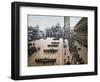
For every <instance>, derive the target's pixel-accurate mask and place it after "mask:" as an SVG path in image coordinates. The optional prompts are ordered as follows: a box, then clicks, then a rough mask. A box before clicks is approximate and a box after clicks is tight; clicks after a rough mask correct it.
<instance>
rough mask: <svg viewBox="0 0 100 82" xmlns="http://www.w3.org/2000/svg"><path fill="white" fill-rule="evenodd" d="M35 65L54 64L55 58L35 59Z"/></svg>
mask: <svg viewBox="0 0 100 82" xmlns="http://www.w3.org/2000/svg"><path fill="white" fill-rule="evenodd" d="M35 62H36V63H37V64H54V63H55V62H56V59H55V58H37V59H35Z"/></svg>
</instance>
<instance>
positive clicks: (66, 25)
mask: <svg viewBox="0 0 100 82" xmlns="http://www.w3.org/2000/svg"><path fill="white" fill-rule="evenodd" d="M64 33H65V38H67V39H69V38H70V17H69V16H64Z"/></svg>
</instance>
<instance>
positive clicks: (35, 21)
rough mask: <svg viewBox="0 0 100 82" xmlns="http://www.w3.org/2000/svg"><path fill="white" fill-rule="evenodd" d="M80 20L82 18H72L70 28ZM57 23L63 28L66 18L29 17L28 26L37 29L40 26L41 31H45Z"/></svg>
mask: <svg viewBox="0 0 100 82" xmlns="http://www.w3.org/2000/svg"><path fill="white" fill-rule="evenodd" d="M80 19H81V17H76V16H70V27H74V26H75V25H76V24H77V23H78V21H79V20H80ZM57 23H60V25H61V27H63V26H64V16H45V15H44V16H43V15H28V26H33V27H35V26H36V25H39V27H40V29H41V30H45V29H46V28H48V27H51V26H52V25H56V24H57Z"/></svg>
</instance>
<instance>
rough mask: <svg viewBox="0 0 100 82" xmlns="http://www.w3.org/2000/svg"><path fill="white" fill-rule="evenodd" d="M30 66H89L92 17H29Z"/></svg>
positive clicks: (28, 47) (28, 56) (28, 57)
mask: <svg viewBox="0 0 100 82" xmlns="http://www.w3.org/2000/svg"><path fill="white" fill-rule="evenodd" d="M27 29H28V32H27V36H28V40H27V50H28V52H27V60H28V62H27V66H28V67H31V66H54V65H82V64H88V39H87V38H88V17H79V16H52V15H32V14H29V15H27Z"/></svg>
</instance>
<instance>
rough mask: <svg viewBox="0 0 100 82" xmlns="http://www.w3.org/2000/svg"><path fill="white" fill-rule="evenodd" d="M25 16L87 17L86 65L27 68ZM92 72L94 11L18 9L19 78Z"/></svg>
mask: <svg viewBox="0 0 100 82" xmlns="http://www.w3.org/2000/svg"><path fill="white" fill-rule="evenodd" d="M27 14H33V15H34V14H35V15H36V14H38V15H39V14H40V15H58V16H81V17H82V16H84V17H88V40H90V41H89V43H88V64H85V65H70V66H69V65H68V66H67V65H66V66H65V65H61V66H45V67H44V66H43V67H27ZM48 69H49V70H48ZM77 72H94V11H92V10H77V9H74V10H73V9H56V8H49V9H48V8H38V7H24V6H23V7H22V6H21V7H20V76H27V75H43V74H59V73H77Z"/></svg>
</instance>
